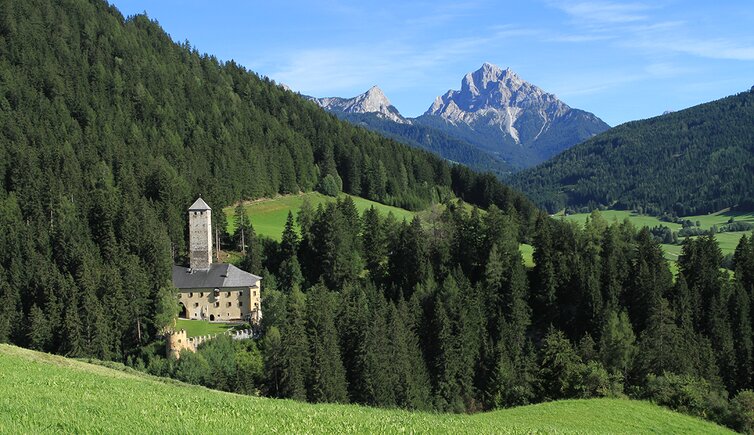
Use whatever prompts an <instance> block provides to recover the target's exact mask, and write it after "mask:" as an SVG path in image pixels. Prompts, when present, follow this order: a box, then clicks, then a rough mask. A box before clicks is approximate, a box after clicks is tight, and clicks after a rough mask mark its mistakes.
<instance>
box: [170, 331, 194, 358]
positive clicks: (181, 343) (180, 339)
mask: <svg viewBox="0 0 754 435" xmlns="http://www.w3.org/2000/svg"><path fill="white" fill-rule="evenodd" d="M165 344H166V346H167V351H168V352H167V353H168V357H173V358H175V359H178V358H180V354H181V351H182V350H184V349H188V350H190V351H191V352H196V347H195V346H194V343H193V342H191V341H189V339H188V337H187V336H186V330H184V329H181V330H180V331H174V332H170V333H168V334H166V335H165Z"/></svg>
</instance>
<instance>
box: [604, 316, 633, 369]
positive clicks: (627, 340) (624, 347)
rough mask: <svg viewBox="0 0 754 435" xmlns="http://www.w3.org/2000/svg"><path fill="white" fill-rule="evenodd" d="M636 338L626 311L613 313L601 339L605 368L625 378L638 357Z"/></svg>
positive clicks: (608, 318)
mask: <svg viewBox="0 0 754 435" xmlns="http://www.w3.org/2000/svg"><path fill="white" fill-rule="evenodd" d="M636 351H637V349H636V336H635V335H634V331H633V329H632V328H631V322H630V321H629V320H628V314H626V312H625V311H622V312H620V313H616V312H615V311H612V312H610V313H609V314H608V316H607V322H606V323H605V326H604V328H603V330H602V338H601V339H600V357H601V358H600V359H601V360H602V363H603V364H604V365H605V368H607V369H608V370H611V371H615V372H618V373H620V374H622V375H623V377H624V378H625V377H626V375H627V373H628V371H629V369H630V368H631V366H632V364H633V360H634V357H635V356H636Z"/></svg>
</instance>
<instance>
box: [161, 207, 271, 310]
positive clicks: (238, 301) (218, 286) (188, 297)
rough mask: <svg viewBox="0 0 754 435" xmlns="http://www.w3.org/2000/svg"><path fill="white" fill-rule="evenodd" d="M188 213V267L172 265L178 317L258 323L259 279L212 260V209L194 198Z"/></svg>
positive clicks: (259, 305) (259, 304)
mask: <svg viewBox="0 0 754 435" xmlns="http://www.w3.org/2000/svg"><path fill="white" fill-rule="evenodd" d="M188 214H189V259H190V266H189V267H184V266H173V285H174V286H175V287H176V288H178V291H179V292H180V295H179V300H180V304H181V313H180V317H181V318H185V319H203V320H209V321H216V320H223V321H229V320H244V321H247V322H250V323H252V324H254V323H258V322H259V321H260V320H261V319H262V306H261V294H260V291H261V280H262V278H260V277H258V276H256V275H253V274H251V273H248V272H245V271H243V270H241V269H239V268H237V267H236V266H233V265H232V264H224V263H213V262H212V249H213V243H212V209H211V208H210V207H209V205H207V203H206V202H204V200H203V199H201V198H199V199H197V200H196V201H195V202H194V203H193V204H192V205H191V207H189V209H188Z"/></svg>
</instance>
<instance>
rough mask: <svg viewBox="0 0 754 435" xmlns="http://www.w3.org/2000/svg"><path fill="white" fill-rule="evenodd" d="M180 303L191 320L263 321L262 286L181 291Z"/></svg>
mask: <svg viewBox="0 0 754 435" xmlns="http://www.w3.org/2000/svg"><path fill="white" fill-rule="evenodd" d="M180 301H181V303H182V304H183V306H184V307H186V311H187V313H188V318H189V319H203V320H216V321H217V320H247V319H248V320H250V321H251V322H252V323H256V322H258V321H259V320H261V308H260V307H261V306H262V305H261V298H260V285H259V283H257V285H255V286H253V287H243V288H221V289H218V291H217V292H215V289H211V288H205V289H181V291H180Z"/></svg>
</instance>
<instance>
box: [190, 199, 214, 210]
mask: <svg viewBox="0 0 754 435" xmlns="http://www.w3.org/2000/svg"><path fill="white" fill-rule="evenodd" d="M200 210H212V209H211V208H209V206H208V205H207V203H206V202H204V200H203V199H202V198H201V197H200V198H198V199H197V200H196V201H194V203H193V204H191V207H189V211H200Z"/></svg>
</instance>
